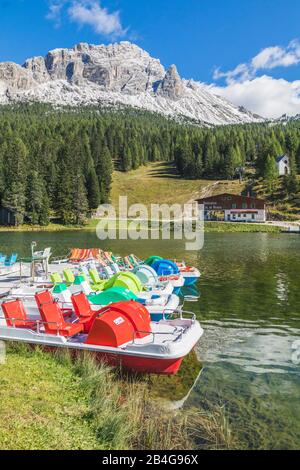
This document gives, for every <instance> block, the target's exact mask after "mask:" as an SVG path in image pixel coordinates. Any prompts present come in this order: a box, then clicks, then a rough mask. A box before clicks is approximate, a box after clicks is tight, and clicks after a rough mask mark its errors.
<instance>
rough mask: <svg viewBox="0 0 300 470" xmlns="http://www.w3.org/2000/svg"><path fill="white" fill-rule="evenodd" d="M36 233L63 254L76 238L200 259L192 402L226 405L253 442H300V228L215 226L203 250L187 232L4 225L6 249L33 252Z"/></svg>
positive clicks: (1, 244) (243, 436)
mask: <svg viewBox="0 0 300 470" xmlns="http://www.w3.org/2000/svg"><path fill="white" fill-rule="evenodd" d="M33 239H34V240H36V241H37V242H38V246H39V248H41V249H42V248H44V247H46V246H52V248H53V252H54V254H55V255H57V256H59V255H65V254H66V253H67V252H68V249H69V248H71V247H73V246H74V247H75V246H76V247H83V248H84V247H101V248H104V249H111V250H112V251H114V252H116V253H120V254H122V255H125V254H129V253H136V254H137V255H138V256H140V257H142V258H146V257H148V256H149V255H152V254H159V255H161V256H164V257H167V258H175V257H176V258H178V259H186V261H187V262H188V263H189V264H192V265H194V266H197V267H199V268H200V270H201V272H202V274H203V277H202V279H201V281H200V282H199V286H198V288H199V290H200V292H201V296H200V299H199V301H198V302H197V303H191V304H190V305H188V308H189V309H190V310H194V311H195V312H196V313H197V316H198V318H199V320H200V321H201V323H202V325H203V327H204V330H205V335H204V337H203V339H202V340H201V342H200V344H199V350H198V354H199V358H200V359H201V361H202V363H203V370H202V373H201V374H200V376H199V378H198V379H197V382H196V385H195V387H194V388H193V390H192V391H191V393H190V395H189V397H188V399H187V401H186V404H185V406H196V407H199V406H208V403H209V404H212V405H215V404H221V405H224V406H225V411H226V414H227V416H228V418H229V420H230V422H231V427H232V430H233V432H234V434H236V435H237V436H238V438H239V440H240V441H241V442H242V444H243V445H244V446H245V447H249V448H266V449H296V448H298V449H299V448H300V363H299V364H296V362H297V361H295V360H293V346H295V342H296V341H298V342H299V350H300V237H299V235H284V234H282V235H281V234H280V235H278V234H246V233H243V234H208V235H206V239H205V246H204V248H203V250H201V251H200V252H196V253H195V252H186V251H185V249H184V243H183V242H178V241H126V242H125V241H114V242H107V243H106V242H105V243H103V242H100V241H99V240H98V239H97V238H96V236H95V234H94V233H93V232H64V233H0V251H2V252H11V251H17V252H18V253H20V255H28V254H29V251H30V242H31V241H32V240H33ZM299 358H300V354H299ZM195 379H196V377H195ZM167 384H168V382H167V381H166V385H167Z"/></svg>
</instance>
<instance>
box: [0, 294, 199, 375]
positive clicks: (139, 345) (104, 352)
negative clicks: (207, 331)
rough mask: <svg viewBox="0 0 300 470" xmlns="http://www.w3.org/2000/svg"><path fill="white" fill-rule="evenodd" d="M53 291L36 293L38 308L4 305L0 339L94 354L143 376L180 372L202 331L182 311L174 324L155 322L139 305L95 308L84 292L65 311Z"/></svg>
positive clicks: (176, 316) (12, 303)
mask: <svg viewBox="0 0 300 470" xmlns="http://www.w3.org/2000/svg"><path fill="white" fill-rule="evenodd" d="M49 294H50V293H49V292H48V291H45V292H41V293H38V294H37V295H36V302H37V307H36V310H34V309H32V308H31V309H30V313H28V312H27V311H26V308H25V307H24V305H23V303H22V302H21V301H20V300H10V301H6V302H3V304H2V310H3V316H2V318H0V340H3V341H17V342H23V343H28V344H31V345H40V346H44V347H45V348H47V349H49V348H50V349H68V350H70V351H74V353H76V351H89V352H91V353H92V354H93V355H95V356H96V358H97V359H99V360H104V361H106V362H107V363H109V364H111V365H121V366H123V367H124V368H126V369H131V370H133V371H136V372H141V373H154V374H168V375H171V374H176V373H177V372H178V370H179V368H180V365H181V362H182V360H183V358H184V357H185V356H187V355H188V354H189V353H190V352H191V350H192V349H193V348H194V346H195V345H196V344H197V343H198V341H199V339H200V338H201V336H202V334H203V330H202V328H201V326H200V324H199V322H198V321H196V318H195V315H194V314H192V313H191V312H180V313H178V314H176V315H174V317H172V318H171V319H170V320H166V321H161V322H159V323H154V322H151V319H150V315H149V312H148V310H147V309H146V308H145V307H144V306H143V305H141V304H139V303H138V302H134V301H130V302H120V303H115V304H111V305H109V306H108V307H105V308H101V309H100V310H99V311H96V312H95V310H91V308H90V304H89V302H88V301H87V299H86V297H85V295H84V294H77V295H74V296H73V298H72V302H73V306H74V309H66V310H64V309H62V308H61V307H60V306H59V304H58V303H56V302H54V301H53V299H52V298H51V294H50V295H49Z"/></svg>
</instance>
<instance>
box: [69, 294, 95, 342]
mask: <svg viewBox="0 0 300 470" xmlns="http://www.w3.org/2000/svg"><path fill="white" fill-rule="evenodd" d="M72 304H73V307H74V311H75V314H76V316H77V317H78V318H79V323H81V324H82V325H83V327H84V332H85V333H89V332H90V329H91V327H92V325H93V323H94V321H95V318H96V316H97V315H98V313H99V311H96V310H93V309H92V307H91V304H90V302H89V300H88V298H87V296H86V295H85V294H84V293H83V292H81V293H79V294H73V295H72Z"/></svg>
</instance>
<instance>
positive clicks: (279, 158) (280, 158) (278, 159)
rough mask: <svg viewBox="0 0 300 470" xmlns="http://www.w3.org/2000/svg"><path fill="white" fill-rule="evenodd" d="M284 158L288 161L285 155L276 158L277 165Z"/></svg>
mask: <svg viewBox="0 0 300 470" xmlns="http://www.w3.org/2000/svg"><path fill="white" fill-rule="evenodd" d="M284 158H287V159H289V157H288V156H287V155H280V156H279V157H277V158H276V161H277V163H279V162H281V161H282V160H283V159H284Z"/></svg>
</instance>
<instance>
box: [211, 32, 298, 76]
mask: <svg viewBox="0 0 300 470" xmlns="http://www.w3.org/2000/svg"><path fill="white" fill-rule="evenodd" d="M299 63H300V43H299V41H298V40H297V39H294V40H293V41H291V42H290V43H289V45H288V46H287V47H285V48H284V47H281V46H273V47H267V48H265V49H263V50H262V51H261V52H259V54H257V55H256V56H255V57H253V59H251V61H250V62H248V63H243V64H239V65H238V66H237V67H235V69H233V70H229V71H227V72H222V71H221V70H220V68H218V69H216V70H215V71H214V75H213V78H214V80H220V79H222V78H224V79H225V81H226V83H227V84H228V85H231V84H232V83H235V82H242V83H243V82H244V81H245V80H250V79H253V78H255V77H256V76H257V72H259V71H260V70H271V69H274V68H277V67H290V66H291V65H297V64H299Z"/></svg>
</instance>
